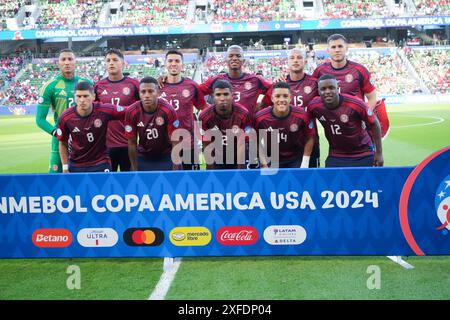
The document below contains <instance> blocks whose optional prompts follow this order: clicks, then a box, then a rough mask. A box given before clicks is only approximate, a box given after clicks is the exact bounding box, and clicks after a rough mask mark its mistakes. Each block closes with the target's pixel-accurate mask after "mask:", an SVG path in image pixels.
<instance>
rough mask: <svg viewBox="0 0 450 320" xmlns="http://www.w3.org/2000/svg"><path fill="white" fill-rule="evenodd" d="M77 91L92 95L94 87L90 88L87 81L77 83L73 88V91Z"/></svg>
mask: <svg viewBox="0 0 450 320" xmlns="http://www.w3.org/2000/svg"><path fill="white" fill-rule="evenodd" d="M77 90H80V91H85V90H88V91H89V92H90V93H94V87H92V85H91V84H90V83H89V82H87V81H80V82H78V83H77V85H76V87H75V91H77Z"/></svg>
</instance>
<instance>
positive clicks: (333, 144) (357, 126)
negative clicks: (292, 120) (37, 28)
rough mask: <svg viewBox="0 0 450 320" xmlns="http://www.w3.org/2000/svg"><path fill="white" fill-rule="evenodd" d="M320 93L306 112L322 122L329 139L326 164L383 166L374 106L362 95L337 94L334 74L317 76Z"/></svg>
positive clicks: (329, 165)
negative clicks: (370, 105)
mask: <svg viewBox="0 0 450 320" xmlns="http://www.w3.org/2000/svg"><path fill="white" fill-rule="evenodd" d="M318 85H319V95H320V97H317V98H314V99H313V100H312V101H311V103H310V104H309V106H308V114H310V116H311V118H316V119H317V120H318V121H319V122H320V123H321V124H322V126H323V128H324V131H325V136H326V138H327V140H328V142H329V154H328V158H327V159H326V161H325V166H326V167H368V166H377V167H381V166H383V163H384V160H383V153H382V146H381V129H380V124H379V122H378V119H377V117H376V116H375V114H374V112H373V110H372V109H371V108H370V107H369V106H368V105H367V104H366V103H365V102H364V101H362V100H361V99H358V98H356V97H354V96H351V95H347V94H339V89H338V83H337V80H336V78H335V77H334V76H333V75H323V76H321V77H320V78H319V81H318ZM366 125H367V126H369V129H370V132H371V134H372V137H373V140H374V142H375V151H374V148H373V143H372V139H371V136H370V135H369V133H368V131H367V128H366Z"/></svg>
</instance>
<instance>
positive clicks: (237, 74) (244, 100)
mask: <svg viewBox="0 0 450 320" xmlns="http://www.w3.org/2000/svg"><path fill="white" fill-rule="evenodd" d="M226 61H227V67H228V73H222V74H218V75H217V76H214V77H211V78H209V79H208V80H206V82H204V83H202V84H201V85H200V89H201V91H202V92H203V94H204V95H208V94H212V93H213V86H214V82H216V81H217V80H227V81H228V82H229V83H230V84H231V86H232V87H233V98H234V102H236V103H239V104H240V105H242V106H243V107H245V108H247V110H248V112H249V113H250V116H251V117H252V118H253V116H254V114H255V111H256V104H257V101H258V98H259V96H260V95H261V94H266V92H267V91H268V90H269V88H270V83H268V82H267V81H266V80H264V79H263V78H261V77H260V76H256V75H253V74H248V73H245V72H243V66H244V62H245V59H244V50H243V49H242V48H241V47H240V46H237V45H232V46H230V47H229V48H228V50H227V53H226Z"/></svg>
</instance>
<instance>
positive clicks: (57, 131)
mask: <svg viewBox="0 0 450 320" xmlns="http://www.w3.org/2000/svg"><path fill="white" fill-rule="evenodd" d="M56 134H57V135H58V136H60V135H62V131H61V129H60V128H58V129H57V130H56Z"/></svg>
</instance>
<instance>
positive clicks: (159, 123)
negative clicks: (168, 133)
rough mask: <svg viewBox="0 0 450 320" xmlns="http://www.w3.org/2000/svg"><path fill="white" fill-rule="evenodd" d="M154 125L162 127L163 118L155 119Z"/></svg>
mask: <svg viewBox="0 0 450 320" xmlns="http://www.w3.org/2000/svg"><path fill="white" fill-rule="evenodd" d="M156 124H157V125H158V126H162V125H163V124H164V118H163V117H158V118H156Z"/></svg>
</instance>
